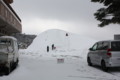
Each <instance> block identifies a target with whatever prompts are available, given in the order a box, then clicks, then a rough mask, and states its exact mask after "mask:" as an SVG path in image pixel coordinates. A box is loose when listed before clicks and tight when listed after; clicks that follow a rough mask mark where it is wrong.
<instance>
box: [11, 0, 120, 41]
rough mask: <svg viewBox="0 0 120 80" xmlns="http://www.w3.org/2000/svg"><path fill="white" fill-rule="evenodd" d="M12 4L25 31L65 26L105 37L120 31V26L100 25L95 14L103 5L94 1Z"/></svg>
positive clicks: (48, 0) (47, 0)
mask: <svg viewBox="0 0 120 80" xmlns="http://www.w3.org/2000/svg"><path fill="white" fill-rule="evenodd" d="M12 7H13V9H15V11H16V12H17V14H18V15H19V17H20V18H21V20H22V26H23V27H22V29H23V31H22V33H26V34H36V35H39V34H40V33H41V32H43V31H46V30H48V29H62V30H65V31H69V32H72V33H77V34H80V35H85V36H89V37H91V38H95V39H99V40H102V39H113V35H114V34H119V33H120V26H119V25H113V24H112V25H109V26H106V27H104V28H99V27H98V23H99V22H98V21H96V19H95V18H94V16H93V13H94V12H96V10H97V9H99V8H100V7H103V6H102V5H100V4H98V3H92V2H90V0H14V3H13V4H12Z"/></svg>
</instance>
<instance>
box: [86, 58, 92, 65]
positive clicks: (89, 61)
mask: <svg viewBox="0 0 120 80" xmlns="http://www.w3.org/2000/svg"><path fill="white" fill-rule="evenodd" d="M87 62H88V65H89V66H92V63H91V59H90V58H89V57H88V58H87Z"/></svg>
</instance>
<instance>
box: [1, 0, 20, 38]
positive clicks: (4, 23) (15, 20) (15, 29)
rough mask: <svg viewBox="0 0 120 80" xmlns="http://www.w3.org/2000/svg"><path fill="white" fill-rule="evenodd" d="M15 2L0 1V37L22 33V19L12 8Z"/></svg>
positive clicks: (11, 0) (9, 0)
mask: <svg viewBox="0 0 120 80" xmlns="http://www.w3.org/2000/svg"><path fill="white" fill-rule="evenodd" d="M12 3H13V0H0V36H2V35H12V34H15V33H21V32H22V25H21V19H20V18H19V16H18V15H17V14H16V12H15V11H14V10H13V8H12V7H11V6H10V4H12Z"/></svg>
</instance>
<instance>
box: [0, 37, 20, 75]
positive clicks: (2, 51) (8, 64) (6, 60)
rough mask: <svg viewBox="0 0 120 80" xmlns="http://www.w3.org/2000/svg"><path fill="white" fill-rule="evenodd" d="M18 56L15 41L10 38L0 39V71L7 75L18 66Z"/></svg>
mask: <svg viewBox="0 0 120 80" xmlns="http://www.w3.org/2000/svg"><path fill="white" fill-rule="evenodd" d="M18 61H19V54H18V44H17V39H15V38H14V37H10V36H2V37H0V69H4V70H5V72H6V74H7V75H8V74H9V73H10V72H11V70H12V69H13V68H15V67H16V66H17V65H18Z"/></svg>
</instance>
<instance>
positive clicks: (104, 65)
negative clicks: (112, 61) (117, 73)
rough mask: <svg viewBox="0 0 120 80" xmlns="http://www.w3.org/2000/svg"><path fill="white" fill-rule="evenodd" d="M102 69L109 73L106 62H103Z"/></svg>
mask: <svg viewBox="0 0 120 80" xmlns="http://www.w3.org/2000/svg"><path fill="white" fill-rule="evenodd" d="M101 68H102V70H103V71H105V72H107V71H108V68H107V67H106V63H105V61H104V60H102V61H101Z"/></svg>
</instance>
